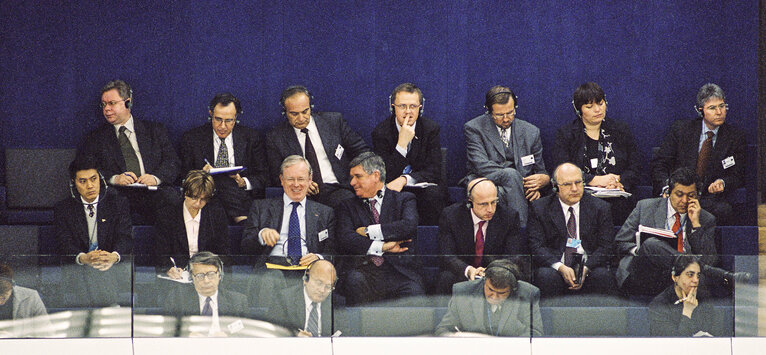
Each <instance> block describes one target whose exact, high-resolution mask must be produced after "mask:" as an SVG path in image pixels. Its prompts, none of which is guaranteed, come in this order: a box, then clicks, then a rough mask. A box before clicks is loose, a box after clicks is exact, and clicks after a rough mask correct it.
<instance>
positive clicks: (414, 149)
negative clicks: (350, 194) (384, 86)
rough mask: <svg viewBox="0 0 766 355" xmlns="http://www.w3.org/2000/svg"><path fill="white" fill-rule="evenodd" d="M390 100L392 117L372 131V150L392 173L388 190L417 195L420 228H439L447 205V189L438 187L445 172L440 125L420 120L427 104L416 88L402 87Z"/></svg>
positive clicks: (397, 89)
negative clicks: (427, 226)
mask: <svg viewBox="0 0 766 355" xmlns="http://www.w3.org/2000/svg"><path fill="white" fill-rule="evenodd" d="M389 98H390V102H389V103H390V105H391V107H390V108H389V110H390V112H391V114H390V115H389V117H388V118H386V119H385V120H383V122H381V123H380V124H378V126H377V127H375V129H374V130H373V131H372V147H373V150H374V151H375V153H376V154H378V155H380V156H381V157H382V158H383V161H384V162H385V163H386V170H387V171H388V172H389V173H390V175H389V176H387V177H386V188H388V189H391V190H395V191H402V189H406V190H407V191H410V192H412V193H414V194H415V197H416V198H417V200H418V216H420V224H424V225H436V224H437V223H438V222H439V214H440V213H441V211H442V209H444V204H445V193H444V191H445V189H444V187H443V186H439V185H437V184H438V183H440V182H441V181H440V177H441V171H442V160H441V144H440V143H439V130H440V128H439V124H438V123H436V122H434V121H433V120H431V119H429V118H427V117H422V116H421V113H422V112H423V103H424V101H425V100H424V98H423V93H422V92H421V91H420V88H418V87H417V86H415V85H414V84H410V83H404V84H400V85H399V86H397V87H396V88H395V89H394V92H393V93H392V94H391V96H390V97H389ZM416 184H417V185H416ZM425 184H430V186H424V185H425Z"/></svg>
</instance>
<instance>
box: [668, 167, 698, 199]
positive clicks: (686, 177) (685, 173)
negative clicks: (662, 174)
mask: <svg viewBox="0 0 766 355" xmlns="http://www.w3.org/2000/svg"><path fill="white" fill-rule="evenodd" d="M678 184H681V185H684V186H691V185H692V184H696V185H695V187H696V188H697V189H699V187H700V186H701V184H700V183H699V177H698V176H697V173H696V172H695V171H694V169H692V168H690V167H688V166H682V167H680V168H678V169H676V170H675V171H673V172H672V173H671V174H670V177H669V178H668V193H670V191H673V189H674V188H675V187H676V185H678Z"/></svg>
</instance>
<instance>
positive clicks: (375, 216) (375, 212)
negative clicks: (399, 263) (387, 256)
mask: <svg viewBox="0 0 766 355" xmlns="http://www.w3.org/2000/svg"><path fill="white" fill-rule="evenodd" d="M369 201H370V211H371V212H372V220H373V221H375V224H379V223H380V213H378V210H377V209H375V204H376V203H377V202H378V201H377V200H376V199H374V198H371V199H370V200H369ZM370 260H372V263H373V264H375V266H380V265H383V257H382V256H378V255H371V256H370Z"/></svg>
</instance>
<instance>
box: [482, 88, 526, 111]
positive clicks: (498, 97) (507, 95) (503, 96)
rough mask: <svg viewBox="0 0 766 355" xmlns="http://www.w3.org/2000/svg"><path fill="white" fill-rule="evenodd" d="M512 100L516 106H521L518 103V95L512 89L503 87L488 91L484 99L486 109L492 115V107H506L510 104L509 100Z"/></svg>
mask: <svg viewBox="0 0 766 355" xmlns="http://www.w3.org/2000/svg"><path fill="white" fill-rule="evenodd" d="M511 99H513V105H514V106H518V105H519V103H518V102H517V101H516V100H517V97H516V94H514V93H513V91H512V90H511V89H510V88H508V87H505V86H501V85H495V86H493V87H492V88H490V89H489V91H487V94H486V95H485V97H484V108H486V109H487V112H489V113H492V105H495V104H500V105H505V104H507V103H508V100H511Z"/></svg>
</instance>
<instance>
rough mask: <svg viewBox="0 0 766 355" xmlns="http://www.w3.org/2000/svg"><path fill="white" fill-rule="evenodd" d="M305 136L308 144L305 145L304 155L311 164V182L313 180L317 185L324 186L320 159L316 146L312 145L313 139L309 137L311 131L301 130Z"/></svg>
mask: <svg viewBox="0 0 766 355" xmlns="http://www.w3.org/2000/svg"><path fill="white" fill-rule="evenodd" d="M301 132H303V133H304V134H306V143H305V151H306V152H305V154H304V155H303V156H304V158H306V160H308V161H309V164H311V170H312V174H311V180H313V181H314V182H315V183H317V185H321V184H322V171H321V170H319V159H318V158H317V153H316V151H315V150H314V145H313V144H311V137H309V129H308V128H304V129H302V130H301Z"/></svg>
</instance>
